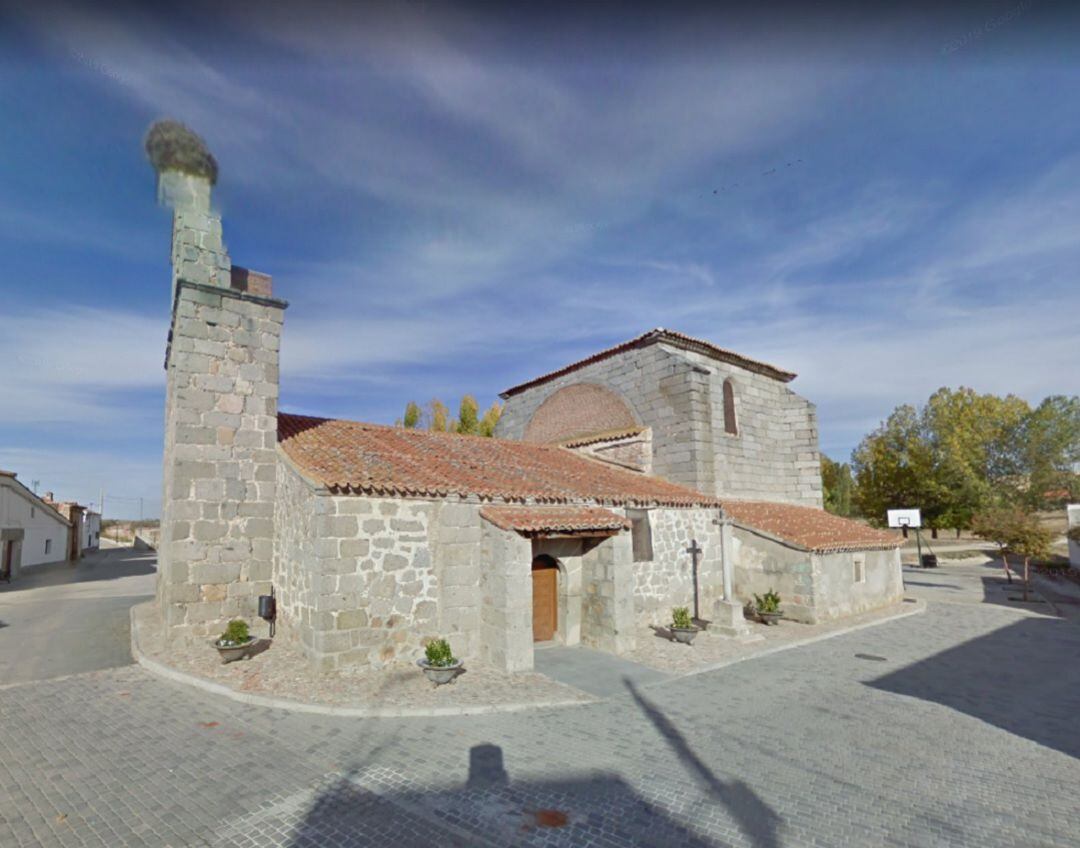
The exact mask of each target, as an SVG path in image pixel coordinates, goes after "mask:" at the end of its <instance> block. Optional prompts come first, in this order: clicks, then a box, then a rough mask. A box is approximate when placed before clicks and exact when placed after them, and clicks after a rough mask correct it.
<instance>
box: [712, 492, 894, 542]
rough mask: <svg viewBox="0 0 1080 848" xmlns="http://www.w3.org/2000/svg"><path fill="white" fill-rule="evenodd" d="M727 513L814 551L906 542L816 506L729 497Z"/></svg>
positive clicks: (747, 525)
mask: <svg viewBox="0 0 1080 848" xmlns="http://www.w3.org/2000/svg"><path fill="white" fill-rule="evenodd" d="M724 512H725V513H727V514H728V515H729V516H730V517H731V519H732V520H733V521H734V522H735V523H736V524H740V525H742V526H744V527H747V528H748V529H750V530H759V531H762V532H764V533H766V534H768V535H770V536H775V537H777V538H778V539H782V540H783V541H785V542H790V543H792V544H795V545H797V546H798V547H800V548H803V549H804V550H808V551H812V552H814V553H830V552H836V551H858V550H874V549H884V548H897V547H899V546H900V545H902V544H903V543H904V539H903V537H902V536H900V535H899V534H897V533H890V532H888V531H885V530H876V529H874V528H873V527H867V526H866V525H865V524H861V523H859V522H858V521H852V520H851V519H849V518H841V517H840V516H838V515H833V514H832V513H829V512H826V511H825V510H823V509H815V508H813V507H807V506H793V505H791V504H779V503H770V502H768V501H729V500H725V501H724Z"/></svg>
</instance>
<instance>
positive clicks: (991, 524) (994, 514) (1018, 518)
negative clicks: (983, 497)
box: [971, 504, 1024, 583]
mask: <svg viewBox="0 0 1080 848" xmlns="http://www.w3.org/2000/svg"><path fill="white" fill-rule="evenodd" d="M1023 520H1024V519H1023V510H1022V509H1020V507H1018V506H1015V505H1005V504H998V505H996V506H991V507H988V508H986V509H983V510H981V511H979V512H977V513H975V515H974V516H973V517H972V520H971V529H972V531H973V532H974V533H975V535H976V536H978V537H979V538H980V539H986V541H988V542H993V543H994V544H995V545H997V546H998V555H999V556H1000V557H1001V564H1002V566H1003V567H1004V569H1005V576H1006V577H1007V578H1008V580H1009V582H1010V583H1012V582H1013V579H1012V572H1011V571H1009V557H1008V554H1007V550H1008V547H1009V540H1010V539H1012V538H1013V537H1014V536H1015V535H1016V527H1017V525H1018V524H1020V523H1021V522H1022V521H1023Z"/></svg>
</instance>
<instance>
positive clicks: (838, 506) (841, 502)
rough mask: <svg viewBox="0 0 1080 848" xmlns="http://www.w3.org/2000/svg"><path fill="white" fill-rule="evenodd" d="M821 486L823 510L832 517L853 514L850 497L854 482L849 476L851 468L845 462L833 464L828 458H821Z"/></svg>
mask: <svg viewBox="0 0 1080 848" xmlns="http://www.w3.org/2000/svg"><path fill="white" fill-rule="evenodd" d="M821 486H822V489H823V491H824V496H825V509H826V510H828V511H829V512H831V513H832V514H833V515H842V516H845V517H846V516H850V515H852V514H853V512H852V510H853V506H852V502H851V499H852V495H853V493H854V490H855V481H854V479H853V478H852V476H851V466H850V465H848V464H847V463H846V462H843V463H841V462H834V461H833V460H831V459H829V457H827V456H825V455H824V454H822V456H821Z"/></svg>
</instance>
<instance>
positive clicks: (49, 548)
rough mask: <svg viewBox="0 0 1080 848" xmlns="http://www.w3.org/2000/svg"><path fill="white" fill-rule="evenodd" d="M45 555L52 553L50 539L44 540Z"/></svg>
mask: <svg viewBox="0 0 1080 848" xmlns="http://www.w3.org/2000/svg"><path fill="white" fill-rule="evenodd" d="M45 553H47V554H49V553H52V539H46V540H45Z"/></svg>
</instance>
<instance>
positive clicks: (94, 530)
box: [80, 509, 101, 551]
mask: <svg viewBox="0 0 1080 848" xmlns="http://www.w3.org/2000/svg"><path fill="white" fill-rule="evenodd" d="M81 537H82V542H81V545H80V546H81V547H82V549H83V550H84V551H96V550H97V549H98V548H99V547H100V546H101V513H99V512H94V511H93V510H90V509H88V510H86V512H84V513H83V516H82V531H81Z"/></svg>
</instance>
